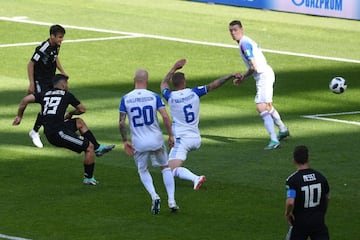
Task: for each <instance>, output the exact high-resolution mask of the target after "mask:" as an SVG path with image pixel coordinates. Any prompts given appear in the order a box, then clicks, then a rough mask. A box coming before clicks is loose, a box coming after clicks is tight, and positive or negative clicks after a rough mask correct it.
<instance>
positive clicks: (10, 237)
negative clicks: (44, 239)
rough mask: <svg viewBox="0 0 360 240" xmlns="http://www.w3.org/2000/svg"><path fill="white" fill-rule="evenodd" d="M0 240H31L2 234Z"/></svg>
mask: <svg viewBox="0 0 360 240" xmlns="http://www.w3.org/2000/svg"><path fill="white" fill-rule="evenodd" d="M0 238H2V239H10V240H31V239H28V238H21V237H14V236H8V235H4V234H0Z"/></svg>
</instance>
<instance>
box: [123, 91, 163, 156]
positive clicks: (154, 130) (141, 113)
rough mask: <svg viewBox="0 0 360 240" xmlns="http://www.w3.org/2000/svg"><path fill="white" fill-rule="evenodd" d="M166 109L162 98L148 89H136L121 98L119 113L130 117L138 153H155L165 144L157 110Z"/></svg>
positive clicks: (132, 135)
mask: <svg viewBox="0 0 360 240" xmlns="http://www.w3.org/2000/svg"><path fill="white" fill-rule="evenodd" d="M163 107H165V104H164V102H163V101H162V99H161V97H160V96H159V95H158V94H156V93H154V92H152V91H149V90H147V89H134V90H133V91H131V92H129V93H128V94H126V95H125V96H123V97H122V98H121V101H120V106H119V111H120V112H123V113H126V114H127V115H128V117H129V125H130V134H131V140H132V143H133V145H134V148H135V150H136V151H139V152H145V151H155V150H158V149H159V148H161V146H162V145H163V144H164V138H163V135H162V132H161V129H160V127H159V122H158V118H157V110H158V109H160V108H163Z"/></svg>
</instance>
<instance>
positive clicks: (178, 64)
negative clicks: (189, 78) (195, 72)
mask: <svg viewBox="0 0 360 240" xmlns="http://www.w3.org/2000/svg"><path fill="white" fill-rule="evenodd" d="M185 63H186V59H185V58H183V59H180V60H178V61H177V62H176V63H175V64H174V67H173V68H174V69H176V70H178V69H181V68H182V67H183V66H184V65H185Z"/></svg>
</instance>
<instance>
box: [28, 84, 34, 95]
mask: <svg viewBox="0 0 360 240" xmlns="http://www.w3.org/2000/svg"><path fill="white" fill-rule="evenodd" d="M34 92H35V86H34V85H33V84H31V85H30V86H29V88H28V89H27V94H33V93H34Z"/></svg>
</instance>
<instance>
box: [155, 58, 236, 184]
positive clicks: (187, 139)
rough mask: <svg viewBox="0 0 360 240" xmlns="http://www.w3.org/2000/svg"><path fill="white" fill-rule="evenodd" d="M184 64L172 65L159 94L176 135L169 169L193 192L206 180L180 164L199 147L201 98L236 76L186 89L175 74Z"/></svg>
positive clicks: (184, 83) (228, 76)
mask: <svg viewBox="0 0 360 240" xmlns="http://www.w3.org/2000/svg"><path fill="white" fill-rule="evenodd" d="M185 63H186V60H185V59H181V60H179V61H177V62H176V63H175V64H174V66H173V67H172V68H171V69H170V71H169V73H168V74H167V75H166V76H165V78H164V80H163V81H162V82H161V85H160V90H161V93H162V95H163V97H164V98H165V99H166V101H167V102H168V104H169V108H170V112H171V116H172V120H173V124H172V128H173V133H174V135H175V145H174V147H173V148H171V150H170V154H169V166H170V168H171V169H172V171H173V174H174V177H178V178H181V179H186V180H190V181H192V182H193V183H194V190H198V189H199V188H200V187H201V185H202V184H203V183H204V182H205V180H206V178H205V176H203V175H201V176H199V175H196V174H194V173H193V172H191V171H190V170H189V169H187V168H185V167H183V164H184V161H185V160H186V156H187V153H188V152H189V151H192V150H196V149H198V148H199V147H200V145H201V137H200V131H199V127H198V124H199V114H200V113H199V111H200V97H201V96H204V95H206V94H207V93H208V92H209V91H211V90H213V89H216V88H218V87H220V86H221V85H223V84H224V83H225V82H226V81H227V80H229V79H231V78H233V77H234V76H235V74H229V75H227V76H225V77H222V78H219V79H216V80H214V81H213V82H211V83H209V84H207V85H204V86H198V87H194V88H187V87H186V81H185V75H184V73H182V72H176V71H177V70H178V69H181V68H182V67H183V66H184V65H185ZM171 78H172V85H173V88H174V90H173V91H172V90H170V87H169V81H170V79H171Z"/></svg>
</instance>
